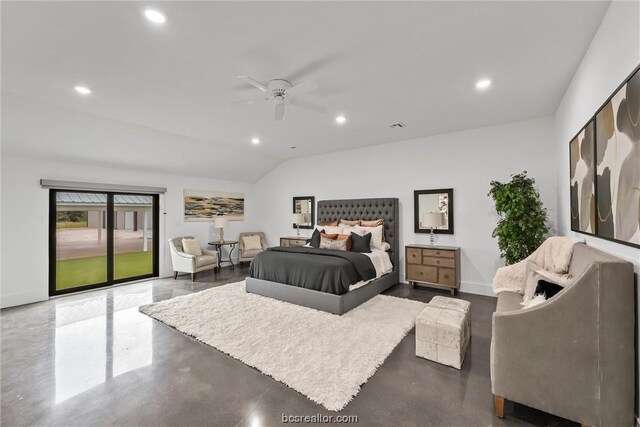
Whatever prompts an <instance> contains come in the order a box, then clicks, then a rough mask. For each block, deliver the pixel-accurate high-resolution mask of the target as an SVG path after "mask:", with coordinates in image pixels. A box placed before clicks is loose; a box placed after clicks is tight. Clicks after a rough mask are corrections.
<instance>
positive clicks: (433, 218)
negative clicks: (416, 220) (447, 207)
mask: <svg viewBox="0 0 640 427" xmlns="http://www.w3.org/2000/svg"><path fill="white" fill-rule="evenodd" d="M443 225H444V213H443V212H427V213H425V214H422V219H421V220H420V226H421V227H422V228H438V227H442V226H443Z"/></svg>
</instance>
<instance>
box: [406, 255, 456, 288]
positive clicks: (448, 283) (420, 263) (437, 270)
mask: <svg viewBox="0 0 640 427" xmlns="http://www.w3.org/2000/svg"><path fill="white" fill-rule="evenodd" d="M405 271H406V278H407V281H409V283H410V284H417V283H419V284H424V285H427V286H433V287H436V288H440V289H448V290H449V291H451V295H455V293H456V292H457V290H458V288H460V248H458V247H454V246H431V245H407V246H405Z"/></svg>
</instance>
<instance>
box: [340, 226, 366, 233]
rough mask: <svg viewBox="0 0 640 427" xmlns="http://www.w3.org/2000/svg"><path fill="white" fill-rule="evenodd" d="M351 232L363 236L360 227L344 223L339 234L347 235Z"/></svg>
mask: <svg viewBox="0 0 640 427" xmlns="http://www.w3.org/2000/svg"><path fill="white" fill-rule="evenodd" d="M351 233H356V234H357V235H358V236H364V230H363V229H362V228H361V227H360V228H358V226H357V225H356V226H353V227H349V226H347V225H345V226H343V227H342V228H341V229H340V233H339V234H346V235H347V236H351Z"/></svg>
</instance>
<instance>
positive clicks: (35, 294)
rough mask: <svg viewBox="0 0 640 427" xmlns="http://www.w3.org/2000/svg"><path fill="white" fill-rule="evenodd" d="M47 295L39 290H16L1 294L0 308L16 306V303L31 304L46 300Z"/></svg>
mask: <svg viewBox="0 0 640 427" xmlns="http://www.w3.org/2000/svg"><path fill="white" fill-rule="evenodd" d="M48 298H49V296H48V295H42V292H39V291H30V292H18V293H17V294H10V295H3V296H2V298H0V308H9V307H16V306H18V305H25V304H32V303H34V302H41V301H46V300H47V299H48Z"/></svg>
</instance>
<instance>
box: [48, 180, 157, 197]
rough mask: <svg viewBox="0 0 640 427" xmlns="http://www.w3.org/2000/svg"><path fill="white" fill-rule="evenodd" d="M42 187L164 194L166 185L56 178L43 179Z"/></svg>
mask: <svg viewBox="0 0 640 427" xmlns="http://www.w3.org/2000/svg"><path fill="white" fill-rule="evenodd" d="M40 185H41V186H42V188H54V189H56V190H88V191H109V192H112V193H144V194H164V193H166V192H167V189H166V188H165V187H145V186H142V185H123V184H101V183H96V182H77V181H60V180H56V179H41V180H40Z"/></svg>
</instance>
